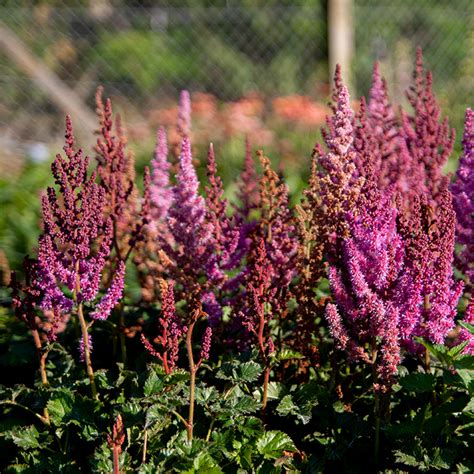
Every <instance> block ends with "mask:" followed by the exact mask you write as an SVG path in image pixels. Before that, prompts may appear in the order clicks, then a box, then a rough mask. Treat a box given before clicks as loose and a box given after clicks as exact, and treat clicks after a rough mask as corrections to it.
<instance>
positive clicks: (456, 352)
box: [448, 341, 469, 359]
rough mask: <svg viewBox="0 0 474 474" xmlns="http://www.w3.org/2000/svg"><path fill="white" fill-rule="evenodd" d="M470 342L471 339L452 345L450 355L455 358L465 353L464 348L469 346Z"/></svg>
mask: <svg viewBox="0 0 474 474" xmlns="http://www.w3.org/2000/svg"><path fill="white" fill-rule="evenodd" d="M468 344H469V341H464V342H461V344H458V345H457V346H454V347H451V348H450V349H449V351H448V355H449V356H450V357H452V358H453V359H456V358H457V357H458V356H459V355H461V354H462V353H463V351H464V349H465V348H466V347H467V345H468Z"/></svg>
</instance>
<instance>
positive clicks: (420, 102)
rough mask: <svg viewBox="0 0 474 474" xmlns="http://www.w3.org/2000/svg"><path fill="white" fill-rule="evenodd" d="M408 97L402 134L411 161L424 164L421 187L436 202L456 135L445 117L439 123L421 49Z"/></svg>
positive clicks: (403, 115) (429, 74) (431, 84)
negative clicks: (410, 114) (444, 167)
mask: <svg viewBox="0 0 474 474" xmlns="http://www.w3.org/2000/svg"><path fill="white" fill-rule="evenodd" d="M407 98H408V101H409V102H410V105H411V106H412V107H413V112H414V115H413V116H412V117H410V116H408V115H407V114H405V113H402V129H401V133H403V136H404V138H405V140H406V142H407V145H408V149H409V151H410V153H411V155H412V157H413V159H414V160H415V161H416V162H418V163H420V164H422V165H423V168H424V175H425V176H424V184H425V185H426V187H427V188H428V189H429V191H430V193H431V195H432V197H433V199H435V198H436V196H437V195H438V193H439V192H440V191H441V188H442V187H443V186H444V184H443V182H444V177H443V174H442V168H443V166H444V165H445V164H446V162H447V160H448V158H449V155H450V154H451V152H452V149H453V145H454V138H455V133H454V129H450V127H449V124H448V120H447V118H445V119H444V120H443V121H442V122H440V117H441V110H440V107H439V104H438V102H437V100H436V97H435V95H434V92H433V77H432V74H431V72H430V71H428V72H427V73H426V74H425V71H424V66H423V54H422V52H421V48H418V49H417V52H416V66H415V71H414V84H413V86H412V87H411V88H410V90H409V91H408V92H407Z"/></svg>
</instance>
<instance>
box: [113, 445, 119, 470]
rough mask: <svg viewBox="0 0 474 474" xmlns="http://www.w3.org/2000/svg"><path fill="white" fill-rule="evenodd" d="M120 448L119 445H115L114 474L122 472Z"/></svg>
mask: <svg viewBox="0 0 474 474" xmlns="http://www.w3.org/2000/svg"><path fill="white" fill-rule="evenodd" d="M119 450H120V448H119V447H118V446H114V447H113V453H114V474H120V451H119Z"/></svg>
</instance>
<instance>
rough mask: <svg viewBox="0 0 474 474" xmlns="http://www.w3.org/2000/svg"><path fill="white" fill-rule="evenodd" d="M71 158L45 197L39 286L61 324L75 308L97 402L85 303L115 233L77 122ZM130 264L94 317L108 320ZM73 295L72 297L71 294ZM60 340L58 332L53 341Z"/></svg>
mask: <svg viewBox="0 0 474 474" xmlns="http://www.w3.org/2000/svg"><path fill="white" fill-rule="evenodd" d="M64 152H65V155H66V158H63V157H62V156H61V155H59V154H58V155H57V156H56V159H55V160H54V162H53V164H52V166H51V169H52V173H53V176H54V178H55V181H56V184H57V186H58V191H59V194H58V192H57V191H56V190H55V189H54V188H52V187H50V188H48V192H47V194H45V195H44V196H43V198H42V210H43V224H44V232H43V235H42V236H41V237H40V239H39V246H38V267H39V271H38V274H39V277H38V279H37V283H38V286H39V287H40V289H41V290H42V291H43V298H42V302H41V306H42V309H43V310H51V311H53V312H54V314H55V316H56V318H57V319H58V320H60V319H61V318H62V317H63V315H64V314H68V313H69V312H71V311H72V310H73V308H75V310H76V312H77V317H78V319H79V323H80V327H81V334H82V336H81V341H80V344H79V347H80V352H81V358H83V359H84V361H85V364H86V369H87V374H88V376H89V379H90V383H91V389H92V393H93V395H94V397H96V396H97V390H96V387H95V383H94V372H93V369H92V363H91V340H90V336H89V333H88V331H89V326H90V324H91V323H89V324H88V323H87V322H86V319H85V316H84V304H85V303H92V302H94V301H95V300H96V298H97V295H98V292H99V289H100V283H101V275H102V271H103V269H104V266H105V264H106V261H107V258H108V256H109V254H110V250H111V243H112V236H113V229H112V221H111V219H110V218H105V217H104V210H105V191H104V188H103V187H102V186H100V185H99V184H97V183H96V174H95V172H94V173H92V174H91V175H90V176H89V175H88V172H87V167H88V164H89V159H88V157H85V156H84V155H83V153H82V150H78V151H76V150H75V141H74V135H73V131H72V124H71V120H70V119H69V118H67V120H66V145H65V146H64ZM124 273H125V264H124V262H123V261H121V260H120V261H119V262H118V264H117V266H116V268H115V271H114V276H113V278H112V281H111V284H110V287H109V289H108V290H107V292H106V294H105V295H104V296H103V297H102V299H101V300H100V301H99V302H98V303H97V304H96V306H95V310H94V311H92V312H91V314H90V316H91V318H92V319H93V320H105V319H107V318H108V316H109V315H110V312H111V311H112V309H113V307H114V306H115V305H116V304H117V303H118V302H119V300H120V299H121V297H122V292H123V285H124ZM65 291H66V292H67V294H66V293H65ZM54 338H55V332H54V330H53V331H52V332H51V333H50V339H54Z"/></svg>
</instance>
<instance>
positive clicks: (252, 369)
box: [235, 361, 262, 382]
mask: <svg viewBox="0 0 474 474" xmlns="http://www.w3.org/2000/svg"><path fill="white" fill-rule="evenodd" d="M261 373H262V368H261V366H260V365H259V364H257V363H256V362H254V361H249V362H244V363H243V364H240V366H239V367H238V368H237V371H236V374H235V380H236V381H241V382H254V381H255V380H257V379H258V378H259V377H260V374H261Z"/></svg>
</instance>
